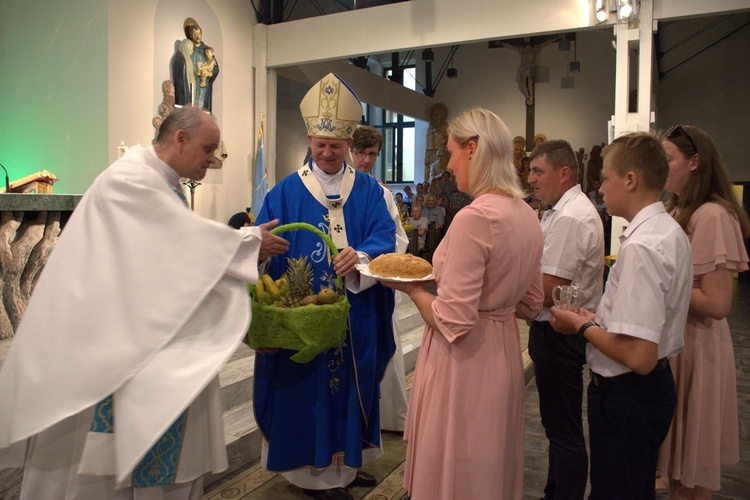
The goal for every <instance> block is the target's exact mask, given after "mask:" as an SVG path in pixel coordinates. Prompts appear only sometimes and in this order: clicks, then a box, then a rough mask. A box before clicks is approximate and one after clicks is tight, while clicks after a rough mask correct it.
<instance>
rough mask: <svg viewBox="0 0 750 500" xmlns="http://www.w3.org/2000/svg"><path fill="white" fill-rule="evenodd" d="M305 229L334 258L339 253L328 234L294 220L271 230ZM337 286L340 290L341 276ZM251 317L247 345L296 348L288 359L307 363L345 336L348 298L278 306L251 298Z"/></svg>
mask: <svg viewBox="0 0 750 500" xmlns="http://www.w3.org/2000/svg"><path fill="white" fill-rule="evenodd" d="M300 229H302V230H306V231H311V232H313V233H315V234H316V235H318V236H320V238H321V239H322V240H323V241H324V242H325V243H326V245H328V248H330V249H331V253H332V254H333V256H334V257H336V256H337V255H338V253H339V252H338V250H337V249H336V245H335V244H334V243H333V240H331V238H330V236H328V235H327V234H325V233H324V232H323V231H321V230H320V229H318V228H316V227H315V226H312V225H310V224H306V223H304V222H297V223H293V224H284V225H283V226H278V227H275V228H273V229H272V230H271V233H273V234H280V233H284V232H287V231H296V230H300ZM337 281H338V288H339V290H343V282H342V279H341V276H338V277H337ZM250 302H251V304H252V310H253V319H252V322H251V323H250V329H249V330H248V340H249V341H250V347H252V348H253V349H258V348H261V347H268V348H281V349H291V350H294V351H298V352H297V353H296V354H294V355H293V356H292V357H291V359H292V361H295V362H297V363H308V362H310V361H312V359H313V358H314V357H315V356H317V355H318V354H321V353H324V352H326V351H328V350H329V349H331V348H333V347H336V346H338V345H340V344H341V343H342V342H344V340H345V339H346V331H347V319H348V316H349V300H348V299H347V298H346V294H343V295H342V296H340V297H339V298H338V300H337V301H336V302H334V303H333V304H324V305H318V306H303V307H290V308H280V307H273V306H269V305H265V304H261V303H259V302H258V301H257V300H251V301H250Z"/></svg>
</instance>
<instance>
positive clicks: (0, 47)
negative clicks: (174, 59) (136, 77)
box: [0, 0, 150, 193]
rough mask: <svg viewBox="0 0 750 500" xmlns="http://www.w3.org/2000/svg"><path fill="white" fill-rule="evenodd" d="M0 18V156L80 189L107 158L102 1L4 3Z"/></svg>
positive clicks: (13, 172) (22, 172)
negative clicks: (44, 171) (50, 174)
mask: <svg viewBox="0 0 750 500" xmlns="http://www.w3.org/2000/svg"><path fill="white" fill-rule="evenodd" d="M0 23H2V25H1V26H0V163H1V164H2V165H4V166H5V168H6V169H7V170H8V172H9V175H10V178H11V180H12V179H19V178H22V177H24V176H26V175H29V174H32V173H34V172H37V171H39V170H49V171H50V172H52V173H53V174H55V175H56V176H57V177H58V178H59V179H60V180H59V181H58V182H57V184H56V185H55V190H56V192H57V191H59V192H64V193H81V192H83V191H84V190H85V189H86V188H87V187H88V186H89V185H90V184H91V182H92V181H93V180H94V178H95V177H96V175H97V174H98V173H99V172H100V171H101V169H102V168H103V167H102V165H106V163H107V119H108V109H107V64H108V54H107V5H106V3H102V2H100V1H97V0H80V1H76V2H71V1H64V2H62V1H54V2H47V1H44V0H32V1H28V2H4V3H3V4H2V5H0ZM134 56H137V57H138V58H139V59H140V60H141V62H142V63H144V62H145V61H148V60H149V59H150V57H149V54H148V53H145V54H144V53H140V54H134Z"/></svg>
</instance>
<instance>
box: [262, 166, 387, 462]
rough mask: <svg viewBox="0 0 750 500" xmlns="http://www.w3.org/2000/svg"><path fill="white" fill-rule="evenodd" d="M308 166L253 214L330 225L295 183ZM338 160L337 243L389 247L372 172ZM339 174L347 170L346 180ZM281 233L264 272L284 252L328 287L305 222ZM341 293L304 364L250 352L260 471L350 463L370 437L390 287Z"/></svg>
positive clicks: (319, 251) (322, 251)
mask: <svg viewBox="0 0 750 500" xmlns="http://www.w3.org/2000/svg"><path fill="white" fill-rule="evenodd" d="M312 168H317V167H313V164H312V162H311V163H310V165H308V166H305V167H303V168H302V169H300V170H299V171H298V172H297V173H294V174H292V175H290V176H288V177H286V178H285V179H284V180H282V181H281V182H280V183H279V184H278V185H277V186H276V187H274V188H273V189H272V190H271V191H270V192H269V193H268V194H267V195H266V197H265V200H264V204H263V208H262V209H261V211H260V213H259V214H258V219H257V221H256V223H257V224H261V223H264V222H267V221H269V220H273V219H279V221H280V222H279V223H280V224H288V223H292V222H307V223H309V224H312V225H313V226H315V227H317V228H319V229H321V230H322V231H323V232H325V233H329V234H330V232H331V231H329V220H331V219H330V218H331V215H330V214H329V208H328V207H326V206H324V205H323V204H322V203H321V202H320V201H318V199H316V197H315V196H313V194H311V192H310V191H309V190H308V188H307V187H306V186H305V183H304V182H303V178H304V177H305V176H312V175H313V173H312V171H311V169H312ZM344 168H345V169H346V170H345V173H344V176H345V180H344V181H342V186H345V185H351V186H352V188H351V192H350V193H349V196H348V198H346V199H345V200H343V202H344V203H343V218H344V221H345V232H346V239H347V244H348V245H349V246H351V247H353V248H354V249H355V250H357V251H359V252H364V253H365V254H367V255H369V257H370V259H374V258H375V257H377V256H379V255H381V254H384V253H390V252H394V251H395V245H396V238H395V229H396V228H395V226H394V222H393V219H391V216H390V214H389V213H388V209H387V207H386V204H385V200H384V198H383V188H381V187H380V185H379V184H378V182H377V181H376V180H375V179H373V178H372V177H370V176H368V175H366V174H364V173H362V172H356V171H355V170H354V169H352V168H351V167H348V166H346V165H345V166H344ZM346 176H353V184H352V182H351V181H352V178H351V177H350V178H348V179H347V178H346ZM308 182H309V180H308ZM315 182H316V183H317V181H315ZM335 226H339V225H338V224H335ZM336 229H337V228H334V231H335V230H336ZM283 237H284V238H287V239H288V240H289V241H290V248H289V251H288V252H286V253H284V254H282V255H279V256H276V257H274V258H273V259H272V260H271V264H270V267H269V270H268V272H269V274H270V275H271V276H272V277H273V278H274V279H276V278H278V277H279V276H281V275H282V274H283V273H284V271H285V270H286V260H287V257H301V256H306V257H307V259H308V262H311V263H312V265H313V272H314V276H315V281H314V284H313V289H314V291H317V290H318V289H319V288H320V287H322V286H328V280H329V279H330V278H331V277H333V276H334V273H333V268H332V266H331V264H330V262H329V255H328V253H329V252H328V251H327V247H326V246H325V244H324V243H323V242H322V241H321V240H320V238H318V237H317V236H316V235H314V234H313V233H311V232H309V231H293V232H287V233H284V234H283ZM347 297H348V299H349V302H350V303H351V310H350V312H349V332H348V334H347V339H346V340H345V341H344V344H343V345H341V346H339V347H337V348H334V349H331V350H330V351H328V352H326V353H323V354H321V355H319V356H317V357H316V358H315V359H313V360H312V361H311V362H309V363H304V364H300V363H295V362H293V361H291V360H290V359H289V358H290V357H291V355H293V354H294V351H290V350H285V349H281V350H279V351H278V352H277V353H276V354H267V355H257V356H256V357H255V393H254V398H255V401H254V409H255V415H256V419H257V421H258V425H259V427H260V429H261V432H262V433H263V436H264V437H265V438H266V439H267V440H268V443H269V449H268V463H267V466H268V469H269V470H275V471H283V470H290V469H297V468H300V467H304V466H313V467H316V468H323V467H327V466H329V465H332V464H335V465H342V464H343V465H346V466H348V467H360V466H361V465H362V450H363V449H365V448H367V447H378V446H380V414H379V411H380V405H379V401H378V399H379V384H380V380H381V378H382V377H383V373H384V371H385V367H386V365H387V364H388V361H389V360H390V358H391V356H392V355H393V353H394V351H395V343H394V340H393V327H392V324H391V317H392V314H393V307H394V301H393V292H392V291H391V290H390V289H389V288H385V287H383V286H382V285H380V284H376V285H374V286H372V287H370V288H368V289H367V290H363V291H361V292H360V293H356V294H355V293H352V292H347ZM334 462H335V463H334Z"/></svg>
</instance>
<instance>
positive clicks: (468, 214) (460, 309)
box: [432, 205, 492, 342]
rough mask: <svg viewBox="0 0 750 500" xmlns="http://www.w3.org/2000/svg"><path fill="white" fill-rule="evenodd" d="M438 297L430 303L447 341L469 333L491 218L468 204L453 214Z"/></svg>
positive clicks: (489, 241) (474, 317)
mask: <svg viewBox="0 0 750 500" xmlns="http://www.w3.org/2000/svg"><path fill="white" fill-rule="evenodd" d="M445 243H447V244H448V247H447V248H446V255H445V263H444V264H443V267H442V270H441V273H440V285H439V286H438V298H437V299H436V300H435V301H434V302H433V303H432V311H433V314H434V317H435V322H436V323H437V325H438V326H439V328H440V333H442V334H443V336H444V337H445V338H446V339H447V340H448V341H449V342H454V341H455V340H456V339H458V338H459V337H461V336H463V335H466V334H467V333H469V332H470V331H471V330H472V329H473V328H474V325H476V323H477V320H478V318H479V298H480V296H481V293H482V284H483V283H484V275H485V270H486V267H487V262H488V260H489V255H490V249H491V247H492V237H491V231H490V221H489V220H488V219H487V218H486V216H485V215H484V214H482V213H481V212H480V211H479V210H477V209H476V208H475V207H472V206H471V205H469V206H467V207H464V208H463V209H461V211H460V212H459V213H458V214H456V217H455V219H454V220H453V222H452V225H451V236H450V239H449V240H447V241H445Z"/></svg>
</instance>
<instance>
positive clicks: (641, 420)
mask: <svg viewBox="0 0 750 500" xmlns="http://www.w3.org/2000/svg"><path fill="white" fill-rule="evenodd" d="M676 404H677V396H676V395H675V388H674V378H673V377H672V370H670V369H669V366H668V365H667V366H666V367H665V368H662V369H658V370H655V371H653V372H651V373H650V374H648V375H646V376H645V377H642V376H639V375H634V376H633V377H631V378H628V380H627V381H626V382H623V383H617V384H611V385H610V386H609V387H608V388H607V389H601V388H599V387H596V385H595V384H594V382H593V381H592V382H591V384H589V387H588V416H589V444H590V445H591V496H590V497H589V499H594V500H596V499H602V500H604V499H606V500H619V499H638V500H641V499H653V498H655V491H654V477H655V476H656V458H657V453H658V450H659V445H661V443H662V441H664V438H665V437H666V436H667V431H668V430H669V425H670V423H671V422H672V416H673V415H674V408H675V405H676Z"/></svg>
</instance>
